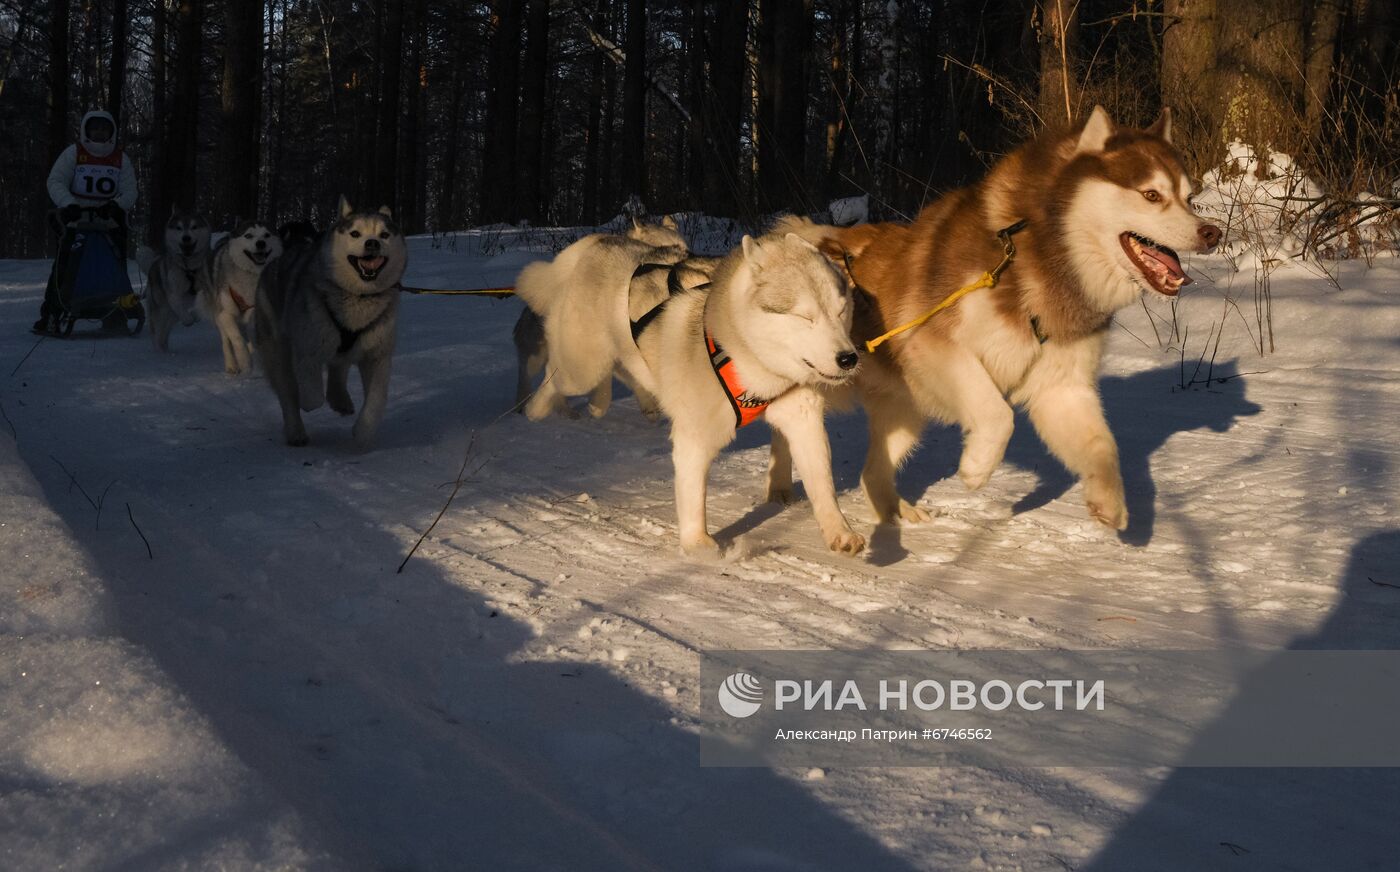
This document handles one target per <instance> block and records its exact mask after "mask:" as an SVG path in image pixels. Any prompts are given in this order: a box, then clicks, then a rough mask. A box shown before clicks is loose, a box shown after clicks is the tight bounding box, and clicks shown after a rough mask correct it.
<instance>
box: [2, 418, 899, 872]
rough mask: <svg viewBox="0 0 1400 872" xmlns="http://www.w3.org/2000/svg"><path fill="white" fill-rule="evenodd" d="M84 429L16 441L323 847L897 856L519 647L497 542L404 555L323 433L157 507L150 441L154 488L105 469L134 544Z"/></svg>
mask: <svg viewBox="0 0 1400 872" xmlns="http://www.w3.org/2000/svg"><path fill="white" fill-rule="evenodd" d="M138 421H139V419H138V418H136V417H135V416H119V415H109V416H107V418H106V419H105V423H106V425H107V426H106V429H105V432H104V438H105V439H107V440H110V441H111V443H112V444H113V445H121V446H141V445H142V439H141V436H142V434H141V432H140V430H141V427H140V426H139V423H138ZM73 438H74V439H80V437H79V436H75V437H73ZM22 447H23V446H22ZM76 450H77V449H76V448H74V447H73V446H72V445H68V446H66V450H65V446H64V445H62V444H49V445H45V446H44V447H42V448H39V447H34V448H29V449H28V451H27V452H26V462H27V463H28V464H29V466H30V468H31V471H32V473H33V475H34V477H35V478H36V479H37V480H38V481H39V482H40V483H41V485H42V486H43V488H44V490H45V495H46V497H47V499H48V501H49V502H50V504H52V505H53V506H54V507H55V510H56V511H57V512H58V513H59V514H60V515H61V516H62V517H63V518H64V519H65V521H66V522H67V524H68V526H69V527H70V529H71V530H72V531H73V537H74V539H75V540H76V541H78V542H79V543H82V544H84V545H85V546H86V548H87V551H88V553H89V556H90V560H91V563H92V565H93V569H94V572H96V573H97V574H99V575H100V577H101V578H102V579H103V580H104V582H105V584H106V586H107V588H108V589H109V591H110V593H111V595H112V597H111V601H112V603H113V612H114V616H115V620H116V623H117V624H118V626H119V629H120V631H121V633H122V635H123V636H124V637H126V638H127V639H129V640H130V641H131V642H132V643H134V644H135V645H137V646H140V647H141V648H142V649H143V650H145V651H146V652H149V654H150V656H151V657H152V658H153V659H154V661H155V662H156V663H157V664H158V665H159V666H160V667H161V669H162V670H163V671H164V672H165V673H166V674H167V675H168V676H170V677H171V678H172V679H173V680H174V682H175V683H176V685H177V686H178V687H179V689H180V690H181V691H182V692H183V693H184V695H185V696H186V697H187V698H188V699H189V700H190V701H191V702H192V704H193V705H194V706H195V707H196V708H197V709H198V710H199V711H200V712H201V713H202V714H203V715H204V716H205V717H206V718H207V720H208V722H209V723H210V724H211V726H212V728H213V730H214V731H215V733H216V734H217V735H218V736H219V737H220V739H221V740H222V741H223V743H224V744H225V746H226V747H227V748H229V749H230V750H231V751H232V752H233V753H234V754H236V755H237V756H238V757H239V758H240V759H241V760H242V761H243V763H244V764H245V765H246V766H247V767H249V768H250V769H251V770H252V771H253V772H255V773H256V774H257V775H258V777H259V778H260V780H261V781H262V782H263V783H265V784H267V785H270V787H271V789H272V791H273V792H274V794H275V795H276V796H277V797H279V798H280V799H281V800H283V801H284V802H285V803H286V804H287V805H288V806H290V807H291V808H292V809H294V810H295V811H296V812H297V814H298V816H299V818H300V819H301V821H302V822H303V823H304V824H305V826H306V829H307V830H308V831H309V833H310V834H311V836H310V837H311V838H312V839H313V840H314V841H315V842H316V843H317V844H316V845H313V846H311V847H312V850H313V851H315V850H318V849H319V850H324V851H326V852H328V853H329V854H331V855H332V856H334V857H335V858H336V862H335V864H334V865H335V867H336V868H366V869H368V868H373V869H397V870H433V869H492V870H510V869H521V870H527V869H528V870H536V869H542V868H556V869H578V870H587V869H609V870H611V869H664V870H688V869H696V870H699V869H705V870H712V869H736V870H741V869H745V870H746V869H765V870H777V869H782V870H788V869H794V870H795V869H830V870H845V869H872V870H873V869H891V870H902V869H907V868H911V867H910V866H909V865H908V864H907V863H906V862H904V861H902V860H901V859H899V858H898V857H896V856H894V855H893V854H891V853H890V852H889V851H888V850H887V849H886V848H885V847H883V846H882V845H881V844H880V843H879V842H877V841H876V840H875V839H874V838H872V837H871V836H869V835H868V834H866V833H865V832H863V831H861V830H860V829H859V828H858V827H857V826H856V825H855V824H852V823H850V822H848V821H846V820H843V819H842V818H840V817H838V816H837V815H836V814H834V813H833V812H832V811H830V810H828V809H827V808H826V807H824V806H823V805H822V804H821V803H820V802H819V801H818V800H817V799H816V798H814V797H813V796H812V794H811V793H810V792H809V791H808V790H806V789H804V788H803V787H802V786H801V784H800V783H797V782H793V781H791V780H789V779H788V778H786V777H783V776H780V775H778V774H777V773H775V772H773V771H770V770H764V769H702V768H700V767H699V765H698V742H697V739H696V736H695V735H694V733H693V732H692V731H690V730H688V729H685V728H682V727H681V726H678V725H677V724H678V722H677V721H676V711H675V710H673V708H671V707H670V706H667V705H663V704H661V703H659V702H658V701H656V700H655V699H654V697H652V696H650V695H647V694H645V693H642V692H641V691H639V690H638V689H637V688H635V687H633V686H631V683H630V682H629V680H628V678H627V674H628V673H627V671H626V668H625V667H624V666H612V667H605V666H603V665H602V664H601V662H600V661H598V660H594V659H591V658H585V657H582V656H570V655H560V654H555V653H545V652H544V651H541V650H528V656H524V655H522V650H526V649H527V648H528V646H530V644H531V642H532V640H533V638H534V636H535V631H534V630H532V628H530V627H528V626H527V625H525V624H524V623H522V622H520V621H516V620H513V619H511V618H509V617H507V616H506V615H505V613H504V611H503V609H502V608H501V607H500V606H498V605H497V603H495V602H493V601H492V600H490V599H489V598H488V597H490V596H493V595H504V594H493V593H491V592H492V591H497V590H500V589H501V588H502V587H504V586H505V582H504V581H503V579H507V578H514V579H515V580H516V585H515V587H517V588H518V577H515V576H511V575H507V574H506V573H505V571H504V570H500V569H497V568H495V567H494V566H493V565H492V564H491V563H490V561H489V559H486V558H482V557H479V556H477V555H476V554H475V552H474V551H473V550H471V549H468V550H466V551H460V552H457V554H456V557H457V559H458V560H459V561H460V562H463V563H465V565H466V568H465V569H458V570H457V572H456V576H457V578H458V579H462V578H469V579H471V580H470V581H466V582H463V581H460V580H458V581H453V580H451V579H449V578H448V577H446V576H445V575H444V574H443V573H442V571H441V570H439V568H438V566H439V564H438V562H437V560H438V559H439V558H441V559H448V560H450V559H451V558H452V555H451V554H448V555H443V554H441V553H439V554H438V555H437V556H436V557H429V556H428V555H427V554H423V555H420V556H419V558H417V559H415V560H414V561H413V562H411V563H410V564H409V566H408V568H407V569H406V570H405V572H404V573H403V574H401V575H396V574H395V572H394V567H395V565H396V564H397V561H398V559H399V557H400V556H401V555H402V553H403V539H402V536H401V535H394V534H391V533H390V532H389V530H388V529H386V526H385V520H384V518H383V517H382V514H383V512H384V507H383V506H382V505H379V506H376V503H375V502H374V498H375V496H376V494H375V493H374V492H372V491H366V490H365V479H366V477H367V476H371V477H372V476H373V474H374V469H373V468H372V466H371V468H370V469H368V470H366V469H365V467H363V466H359V467H356V469H357V470H358V472H357V474H355V475H353V476H352V475H349V474H348V473H347V474H345V475H344V479H343V480H342V478H341V477H340V474H339V473H338V471H337V470H338V468H337V467H335V466H334V465H332V467H331V469H330V470H326V469H325V468H324V467H325V464H319V465H318V464H314V463H312V464H304V463H303V460H302V458H306V460H308V461H314V460H318V459H320V458H321V457H322V456H323V454H324V452H323V454H316V453H314V452H313V453H307V452H312V450H311V449H308V450H306V451H304V452H293V451H290V450H289V449H286V448H285V447H283V446H281V445H276V444H272V443H259V444H253V445H249V446H247V450H246V451H245V452H243V453H242V454H240V455H239V456H237V457H232V456H221V458H219V459H217V464H218V465H213V466H210V467H209V468H207V469H205V470H203V475H202V476H201V483H200V486H199V488H198V489H186V490H177V491H176V492H177V493H181V494H184V493H187V492H188V493H190V494H192V495H193V498H195V499H198V500H200V504H199V505H193V506H185V505H178V506H177V505H164V504H161V503H160V502H159V501H158V498H156V497H153V496H152V494H159V493H161V492H162V489H161V478H160V476H162V475H166V476H167V477H173V476H177V475H178V472H177V470H178V468H179V467H178V463H179V462H180V461H179V460H178V459H177V458H175V457H174V456H173V452H171V451H170V450H169V449H167V448H157V447H153V446H148V449H147V450H155V451H157V452H158V453H160V454H161V457H160V458H159V459H160V460H161V461H162V462H168V463H172V464H176V466H175V467H172V470H171V471H169V472H167V473H162V472H161V471H159V470H157V471H156V472H155V474H154V475H155V477H154V478H148V477H147V476H141V475H139V474H137V473H131V474H129V475H127V476H126V478H127V479H128V480H131V481H133V482H134V483H136V484H137V486H138V488H140V489H141V490H143V491H145V492H144V493H143V492H141V491H138V492H136V493H131V492H130V491H129V489H126V488H125V487H124V486H119V487H118V488H117V489H116V490H115V491H114V497H113V498H114V499H117V498H120V499H131V500H132V501H133V503H134V504H135V505H136V510H137V514H138V516H139V517H140V519H141V525H142V528H143V530H144V532H145V534H146V535H147V536H148V537H149V538H150V540H151V542H152V544H153V546H154V549H155V554H156V556H155V559H154V560H148V559H147V558H146V555H145V553H144V550H141V549H140V547H139V544H136V543H134V540H133V539H132V537H131V535H130V531H128V530H123V529H120V528H117V529H109V528H110V527H116V526H117V525H107V526H104V529H103V531H102V532H100V533H98V532H92V519H91V510H90V507H89V506H88V505H87V504H86V503H85V502H84V501H83V500H82V498H81V497H80V496H79V495H78V494H75V493H72V492H71V486H70V483H69V480H68V479H67V477H66V476H64V475H62V474H61V472H60V470H58V469H57V468H56V467H55V466H54V464H52V463H51V462H50V461H48V460H47V459H45V454H46V452H48V451H54V452H57V453H59V454H61V455H63V456H70V452H75V451H76ZM140 450H141V449H140V448H139V447H138V448H132V449H129V451H135V452H139V451H140ZM329 453H330V454H331V455H332V457H333V456H334V454H335V452H334V451H330V452H329ZM156 459H157V458H155V457H143V456H141V455H140V454H139V453H137V454H133V455H131V456H128V457H125V458H124V461H139V462H137V463H135V464H133V465H135V466H138V467H143V468H144V467H145V466H146V464H147V463H150V462H152V461H154V460H156ZM185 462H191V461H188V460H186V461H185ZM75 472H78V474H80V475H81V474H83V473H82V472H81V471H78V470H75ZM254 473H255V474H256V476H257V478H256V480H255V481H249V479H250V478H251V477H252V474H254ZM359 473H366V474H365V475H362V474H359ZM420 475H421V473H420ZM123 490H127V491H128V492H127V493H122V491H123ZM430 547H436V548H443V547H446V546H442V545H441V544H440V543H439V544H438V545H433V543H431V542H430ZM547 583H548V582H546V581H536V582H535V587H536V589H538V588H540V587H542V586H544V585H545V584H547ZM583 647H584V648H588V647H589V646H588V645H584V646H583ZM595 653H597V654H598V655H599V656H600V657H601V658H602V659H603V660H607V659H611V660H613V661H614V662H615V663H622V662H624V661H625V657H626V654H625V651H624V652H622V653H618V652H617V651H615V650H611V649H609V648H607V647H603V648H601V649H599V651H596V652H595ZM682 692H683V693H691V692H693V689H692V688H690V687H686V688H685V689H684V690H683V691H682ZM682 703H683V704H682V705H681V707H680V708H681V710H684V709H685V708H686V707H687V706H686V705H684V703H685V699H684V697H682ZM227 832H228V827H226V826H223V825H221V824H220V823H219V822H218V821H212V822H208V825H207V826H206V825H191V826H186V827H183V828H179V827H173V826H172V828H171V830H170V831H169V832H168V833H167V836H168V838H166V839H164V840H163V841H162V843H161V844H159V845H152V846H150V848H149V850H147V851H145V852H142V853H140V854H139V855H138V856H128V857H113V858H111V859H112V863H113V865H114V866H123V865H124V864H125V866H126V867H132V868H136V867H141V866H143V865H147V864H149V863H152V862H156V861H160V862H165V861H178V860H179V859H180V858H182V857H191V856H197V855H198V852H199V851H200V850H201V849H202V848H205V847H208V846H209V844H210V843H213V842H214V841H215V840H217V839H218V838H220V837H222V836H225V835H227Z"/></svg>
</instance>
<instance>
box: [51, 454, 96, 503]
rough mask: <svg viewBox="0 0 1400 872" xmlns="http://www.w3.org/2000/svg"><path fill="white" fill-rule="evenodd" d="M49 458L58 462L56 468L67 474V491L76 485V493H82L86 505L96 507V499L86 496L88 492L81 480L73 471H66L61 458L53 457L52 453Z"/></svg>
mask: <svg viewBox="0 0 1400 872" xmlns="http://www.w3.org/2000/svg"><path fill="white" fill-rule="evenodd" d="M49 460H52V461H53V462H54V463H57V464H58V468H59V469H61V470H63V474H64V475H66V476H68V491H69V493H71V492H72V491H73V488H74V487H75V486H76V487H77V488H78V493H80V494H82V495H83V499H85V500H87V501H88V505H90V506H92V507H93V508H94V509H96V508H98V505H97V500H94V499H93V498H92V497H90V496H88V492H87V491H86V490H84V489H83V485H82V482H80V481H78V477H77V476H75V475H74V474H73V473H71V472H69V471H68V467H66V466H64V465H63V461H62V460H59V459H58V458H57V457H54V456H53V455H52V454H50V455H49Z"/></svg>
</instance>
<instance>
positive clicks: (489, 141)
mask: <svg viewBox="0 0 1400 872" xmlns="http://www.w3.org/2000/svg"><path fill="white" fill-rule="evenodd" d="M520 2H523V0H496V4H495V9H494V13H493V16H492V18H493V20H494V27H493V28H492V29H493V35H492V37H491V70H490V74H489V81H488V83H487V96H486V146H485V154H484V155H483V156H482V161H481V215H480V216H479V218H480V220H481V221H482V222H483V223H490V222H493V221H505V220H509V219H510V217H511V213H512V212H513V211H514V206H513V202H514V199H515V188H514V180H515V172H516V129H515V124H516V106H517V99H518V97H519V80H520Z"/></svg>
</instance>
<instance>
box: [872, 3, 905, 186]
mask: <svg viewBox="0 0 1400 872" xmlns="http://www.w3.org/2000/svg"><path fill="white" fill-rule="evenodd" d="M884 7H885V8H884V10H883V12H882V14H881V15H880V16H878V17H877V18H876V20H875V32H876V33H877V34H878V36H879V39H880V42H879V58H880V61H879V67H878V72H877V74H876V76H875V81H874V84H873V86H872V87H871V89H870V99H871V101H872V102H873V103H874V104H875V137H874V140H875V148H874V149H873V158H874V161H875V163H874V165H873V166H869V167H868V168H869V171H870V183H871V185H872V186H873V187H874V192H875V197H876V199H877V200H878V201H879V202H880V204H881V206H882V207H883V205H884V204H885V203H887V202H888V201H889V198H890V191H891V188H892V184H891V179H890V169H889V162H890V160H891V158H893V156H894V152H895V103H896V98H897V95H898V92H899V28H900V20H899V13H900V6H899V3H898V2H896V0H888V2H886V3H885V4H884Z"/></svg>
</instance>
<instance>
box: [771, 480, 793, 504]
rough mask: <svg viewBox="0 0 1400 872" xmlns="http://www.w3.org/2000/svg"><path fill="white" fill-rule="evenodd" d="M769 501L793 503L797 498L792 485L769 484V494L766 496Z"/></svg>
mask: <svg viewBox="0 0 1400 872" xmlns="http://www.w3.org/2000/svg"><path fill="white" fill-rule="evenodd" d="M764 499H765V500H766V501H767V502H770V503H778V504H780V505H784V506H786V505H791V504H792V502H793V500H795V499H797V497H796V496H794V494H793V491H792V485H790V484H789V485H777V484H770V485H768V495H767V496H765V497H764Z"/></svg>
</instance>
